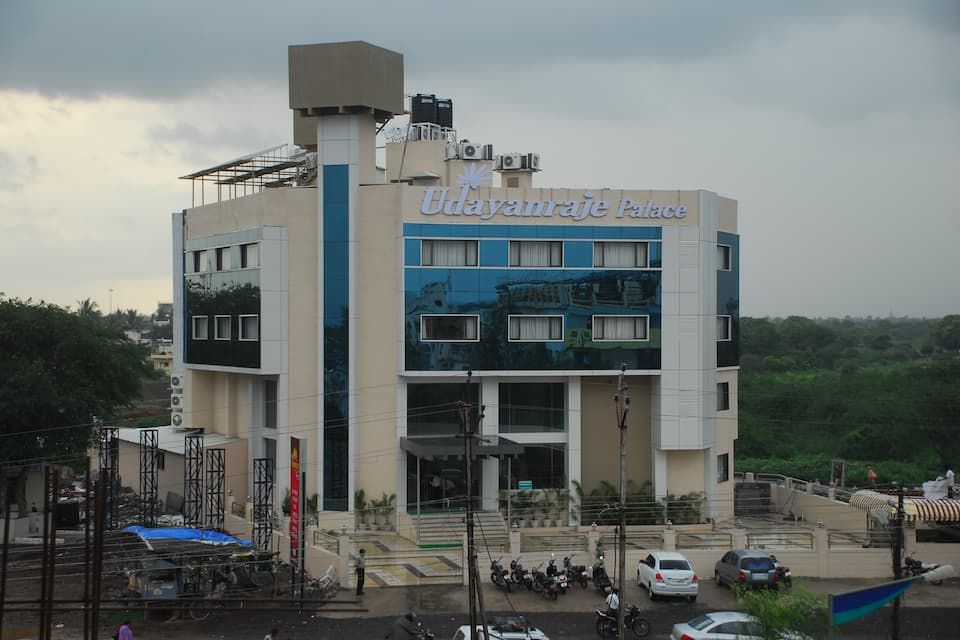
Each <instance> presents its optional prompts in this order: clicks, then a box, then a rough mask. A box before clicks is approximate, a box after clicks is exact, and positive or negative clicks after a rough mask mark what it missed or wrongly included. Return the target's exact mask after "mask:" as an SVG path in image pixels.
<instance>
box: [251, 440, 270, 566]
mask: <svg viewBox="0 0 960 640" xmlns="http://www.w3.org/2000/svg"><path fill="white" fill-rule="evenodd" d="M273 476H274V469H273V460H272V459H270V458H254V460H253V544H254V545H256V547H257V549H260V550H261V551H270V547H271V543H272V538H273Z"/></svg>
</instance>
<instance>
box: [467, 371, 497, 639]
mask: <svg viewBox="0 0 960 640" xmlns="http://www.w3.org/2000/svg"><path fill="white" fill-rule="evenodd" d="M472 379H473V371H472V370H471V369H467V381H466V389H465V390H464V399H463V400H461V401H460V421H461V422H462V423H463V461H464V462H463V464H464V468H465V474H464V475H465V476H466V477H465V479H466V483H467V512H466V524H467V567H466V569H467V598H468V599H469V600H470V640H477V603H478V602H479V603H480V617H481V621H480V623H481V624H482V625H483V637H484V638H489V637H490V632H489V631H488V630H487V617H486V615H484V612H483V597H482V596H481V595H480V589H482V588H483V587H482V583H481V582H480V580H479V577H480V572H479V571H478V570H477V549H476V545H475V544H474V534H473V438H474V437H475V433H474V429H473V427H474V424H473V401H472V400H471V397H472V396H471V393H470V392H471V389H472V388H471V385H470V383H471V381H472ZM482 416H483V408H482V407H481V408H480V413H479V414H478V420H477V422H479V419H480V418H481V417H482Z"/></svg>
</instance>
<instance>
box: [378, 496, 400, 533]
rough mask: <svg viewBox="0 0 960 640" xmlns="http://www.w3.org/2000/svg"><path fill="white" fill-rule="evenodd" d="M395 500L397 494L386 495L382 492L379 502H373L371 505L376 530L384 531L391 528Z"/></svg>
mask: <svg viewBox="0 0 960 640" xmlns="http://www.w3.org/2000/svg"><path fill="white" fill-rule="evenodd" d="M396 500H397V494H395V493H391V494H390V495H387V492H386V491H384V492H383V495H382V496H380V499H379V500H374V501H373V505H374V508H375V509H376V514H377V515H376V518H377V528H378V529H381V530H384V531H386V530H389V529H391V528H392V526H391V524H390V519H391V516H392V515H393V508H394V504H395V503H396Z"/></svg>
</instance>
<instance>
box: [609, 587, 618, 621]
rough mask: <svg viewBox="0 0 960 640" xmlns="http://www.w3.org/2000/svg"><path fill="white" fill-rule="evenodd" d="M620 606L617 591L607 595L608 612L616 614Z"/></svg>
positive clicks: (612, 614)
mask: <svg viewBox="0 0 960 640" xmlns="http://www.w3.org/2000/svg"><path fill="white" fill-rule="evenodd" d="M619 608H620V596H618V595H617V592H616V591H611V592H610V595H608V596H607V613H608V614H609V615H610V616H616V615H617V610H618V609H619Z"/></svg>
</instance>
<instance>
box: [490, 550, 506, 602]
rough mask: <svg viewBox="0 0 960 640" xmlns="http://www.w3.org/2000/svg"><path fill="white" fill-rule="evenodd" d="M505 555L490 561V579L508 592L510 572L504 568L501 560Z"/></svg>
mask: <svg viewBox="0 0 960 640" xmlns="http://www.w3.org/2000/svg"><path fill="white" fill-rule="evenodd" d="M501 560H503V556H500V557H499V558H497V559H496V560H494V561H492V562H491V563H490V580H491V581H493V584H495V585H497V586H498V587H500V588H501V589H503V590H504V591H506V592H507V593H510V572H509V571H508V570H506V569H504V568H503V565H502V564H501V563H500V561H501Z"/></svg>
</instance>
